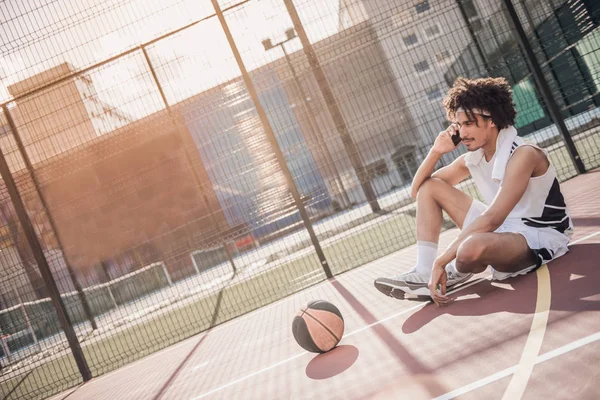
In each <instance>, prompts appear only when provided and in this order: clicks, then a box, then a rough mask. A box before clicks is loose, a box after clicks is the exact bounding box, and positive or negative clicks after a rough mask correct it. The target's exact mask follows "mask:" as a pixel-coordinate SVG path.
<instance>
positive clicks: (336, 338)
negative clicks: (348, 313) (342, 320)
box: [304, 311, 341, 342]
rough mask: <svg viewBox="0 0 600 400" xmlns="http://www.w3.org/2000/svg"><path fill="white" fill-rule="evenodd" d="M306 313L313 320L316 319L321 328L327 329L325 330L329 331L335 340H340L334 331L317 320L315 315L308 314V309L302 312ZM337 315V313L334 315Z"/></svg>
mask: <svg viewBox="0 0 600 400" xmlns="http://www.w3.org/2000/svg"><path fill="white" fill-rule="evenodd" d="M304 313H305V314H306V315H308V316H309V317H311V318H312V319H314V320H315V321H317V323H318V324H319V325H321V326H322V327H323V328H325V329H326V330H327V332H329V333H331V336H333V337H334V338H335V340H337V341H338V342H339V341H340V340H341V338H339V337H337V336H336V335H335V333H333V332H331V329H329V328H328V327H327V326H325V324H323V323H322V322H321V321H319V320H318V319H316V318H315V317H313V316H312V315H310V313H309V312H308V311H305V312H304ZM336 316H337V315H336Z"/></svg>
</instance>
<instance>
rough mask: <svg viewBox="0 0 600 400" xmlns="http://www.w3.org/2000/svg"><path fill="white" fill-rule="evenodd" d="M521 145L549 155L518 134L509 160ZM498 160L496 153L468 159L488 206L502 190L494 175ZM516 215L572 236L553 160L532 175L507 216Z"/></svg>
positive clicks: (510, 217) (524, 221)
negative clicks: (478, 159) (486, 156)
mask: <svg viewBox="0 0 600 400" xmlns="http://www.w3.org/2000/svg"><path fill="white" fill-rule="evenodd" d="M520 146H532V147H534V148H536V149H539V150H541V151H543V152H544V154H545V155H546V157H548V152H547V151H546V150H544V149H541V148H539V147H537V146H535V145H533V144H530V143H525V141H524V140H523V139H522V138H520V137H517V138H515V140H514V141H513V144H512V149H511V151H510V156H509V160H510V157H512V154H513V153H514V151H515V150H516V149H517V148H518V147H520ZM478 156H481V153H480V154H475V153H468V154H467V156H466V157H467V158H465V160H468V157H473V158H475V157H478ZM495 160H496V154H494V156H493V157H492V159H491V160H490V161H486V159H485V157H484V156H482V157H481V160H480V161H479V162H478V163H473V162H467V167H468V168H469V171H470V173H471V177H472V178H473V181H474V182H475V185H476V186H477V189H478V190H479V192H480V193H481V196H482V197H483V200H484V202H485V203H486V204H487V205H488V206H489V205H490V204H491V203H492V201H493V200H494V198H495V197H496V195H497V194H498V191H499V190H500V182H496V181H494V180H493V179H492V170H493V167H494V162H495ZM513 218H514V219H520V220H521V221H522V222H523V223H524V224H525V225H528V226H532V227H535V228H550V229H553V230H556V231H558V232H560V233H562V234H564V235H567V236H569V237H570V236H571V235H572V232H573V223H572V221H571V217H570V214H569V209H568V207H567V205H566V203H565V199H564V196H563V194H562V192H561V190H560V184H559V182H558V178H557V177H556V171H555V170H554V167H552V164H550V165H549V167H548V170H547V171H546V172H545V173H544V174H543V175H541V176H536V177H532V178H529V184H528V185H527V189H526V190H525V193H524V194H523V197H521V200H519V202H518V203H517V204H516V205H515V207H514V208H513V209H512V211H511V212H510V213H509V214H508V216H507V219H513Z"/></svg>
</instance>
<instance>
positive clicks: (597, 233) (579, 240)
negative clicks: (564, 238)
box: [569, 231, 600, 246]
mask: <svg viewBox="0 0 600 400" xmlns="http://www.w3.org/2000/svg"><path fill="white" fill-rule="evenodd" d="M597 235H600V231H597V232H594V233H592V234H589V235H587V236H584V237H582V238H581V239H577V240H575V241H574V242H571V243H569V246H571V245H573V244H577V243H579V242H583V241H584V240H587V239H589V238H592V237H594V236H597Z"/></svg>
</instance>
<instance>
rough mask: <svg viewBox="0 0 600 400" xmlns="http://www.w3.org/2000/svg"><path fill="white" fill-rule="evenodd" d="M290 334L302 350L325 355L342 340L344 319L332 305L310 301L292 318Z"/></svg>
mask: <svg viewBox="0 0 600 400" xmlns="http://www.w3.org/2000/svg"><path fill="white" fill-rule="evenodd" d="M292 332H293V333H294V338H295V339H296V342H298V344H299V345H300V347H302V348H303V349H304V350H307V351H310V352H313V353H325V352H327V351H329V350H331V349H333V348H334V347H335V346H337V344H338V343H339V342H340V340H341V339H342V336H343V335H344V318H343V317H342V313H341V312H340V310H338V308H337V307H336V306H334V305H333V304H331V303H329V302H327V301H325V300H316V301H312V302H310V303H308V304H307V305H306V307H303V308H302V309H301V310H300V311H299V312H298V314H296V316H295V317H294V321H293V322H292Z"/></svg>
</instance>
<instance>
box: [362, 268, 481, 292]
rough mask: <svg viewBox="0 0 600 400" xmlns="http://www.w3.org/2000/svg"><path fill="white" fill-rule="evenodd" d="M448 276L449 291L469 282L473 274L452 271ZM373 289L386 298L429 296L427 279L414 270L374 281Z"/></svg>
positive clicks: (448, 272)
mask: <svg viewBox="0 0 600 400" xmlns="http://www.w3.org/2000/svg"><path fill="white" fill-rule="evenodd" d="M446 273H447V274H448V282H447V283H446V288H447V289H450V288H451V287H453V286H456V285H458V284H461V283H463V282H466V281H467V280H469V278H470V277H471V276H473V274H471V273H468V274H455V273H454V272H452V271H448V270H446ZM374 284H375V287H376V288H377V290H379V291H380V292H381V293H383V294H385V295H386V296H390V297H395V298H403V297H404V294H412V295H415V296H427V297H429V296H430V292H429V288H428V287H427V285H428V284H429V278H428V277H426V276H423V275H421V274H419V273H418V272H417V271H416V269H415V268H412V269H411V270H410V271H408V272H405V273H403V274H399V275H394V276H390V277H387V278H377V279H375V282H374Z"/></svg>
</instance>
